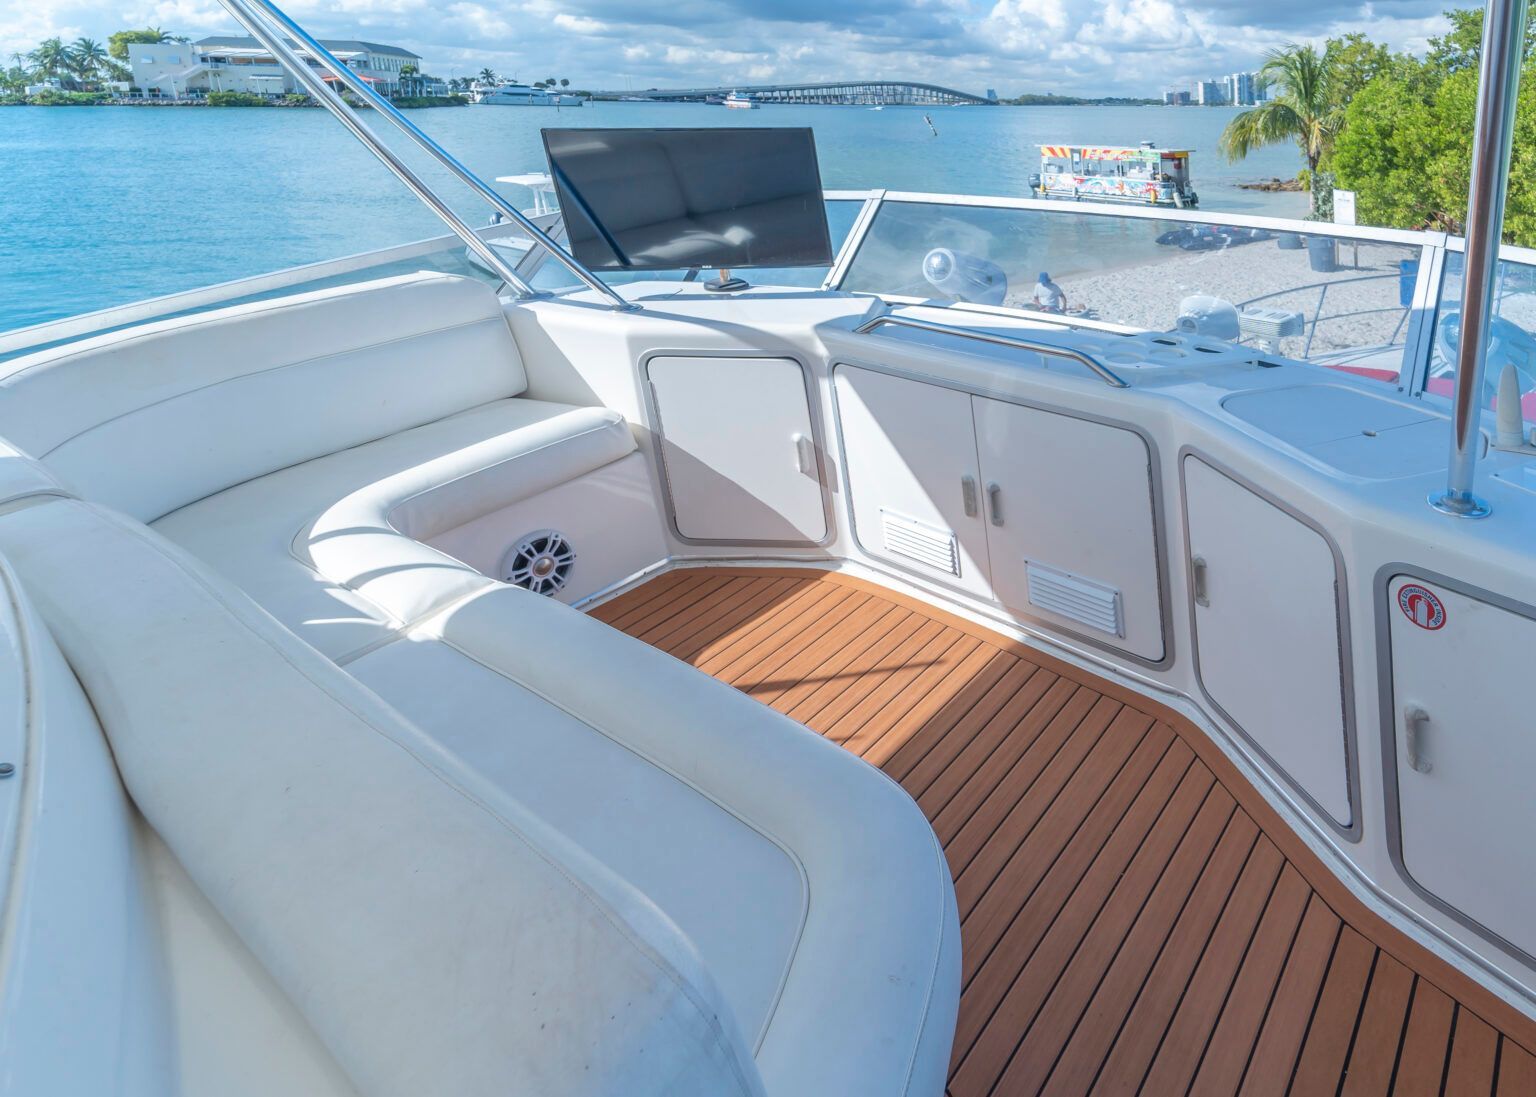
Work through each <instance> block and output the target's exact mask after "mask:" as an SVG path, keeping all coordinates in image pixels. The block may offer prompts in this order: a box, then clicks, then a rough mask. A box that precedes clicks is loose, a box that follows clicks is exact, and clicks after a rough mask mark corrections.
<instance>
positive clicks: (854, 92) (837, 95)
mask: <svg viewBox="0 0 1536 1097" xmlns="http://www.w3.org/2000/svg"><path fill="white" fill-rule="evenodd" d="M733 91H734V92H740V93H741V94H742V95H750V96H752V98H754V99H756V100H758V101H759V102H761V103H816V104H827V105H840V106H850V105H851V106H871V107H874V106H930V107H954V106H996V105H997V99H996V98H995V97H993V98H989V97H987V96H982V95H972V94H970V93H969V92H964V91H956V90H955V89H954V88H944V87H940V86H939V85H937V84H912V83H906V82H904V81H897V80H871V81H852V82H849V81H844V82H840V83H831V84H736V85H732V86H729V87H718V88H650V89H648V90H646V91H600V92H597V93H596V96H595V97H596V98H598V99H650V100H653V101H656V102H669V103H702V102H704V101H705V100H707V99H711V98H720V97H723V96H726V95H729V94H730V93H731V92H733Z"/></svg>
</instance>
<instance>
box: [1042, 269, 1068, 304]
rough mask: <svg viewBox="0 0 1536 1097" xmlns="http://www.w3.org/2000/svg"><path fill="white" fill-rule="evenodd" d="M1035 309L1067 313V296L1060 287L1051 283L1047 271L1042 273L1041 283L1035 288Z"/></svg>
mask: <svg viewBox="0 0 1536 1097" xmlns="http://www.w3.org/2000/svg"><path fill="white" fill-rule="evenodd" d="M1034 296H1035V307H1036V308H1038V309H1040V310H1041V311H1042V312H1066V311H1067V295H1066V294H1065V293H1063V292H1062V289H1061V287H1060V286H1058V285H1057V284H1056V283H1055V282H1052V281H1051V276H1050V274H1049V273H1047V272H1046V271H1041V272H1040V281H1039V283H1038V284H1037V285H1036V286H1035V295H1034Z"/></svg>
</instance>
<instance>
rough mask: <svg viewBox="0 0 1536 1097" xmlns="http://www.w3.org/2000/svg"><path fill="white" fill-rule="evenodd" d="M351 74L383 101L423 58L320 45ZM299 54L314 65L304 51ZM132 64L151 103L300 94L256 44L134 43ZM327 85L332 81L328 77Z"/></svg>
mask: <svg viewBox="0 0 1536 1097" xmlns="http://www.w3.org/2000/svg"><path fill="white" fill-rule="evenodd" d="M320 44H321V45H322V46H324V47H325V48H326V49H328V50H329V51H331V53H333V54H335V55H336V57H337V58H338V59H339V60H340V61H342V62H344V63H345V64H346V65H347V66H348V67H349V68H352V69H354V70H356V72H357V73H358V75H359V76H361V77H362V78H363V79H364V80H366V81H367V82H368V83H370V84H372V85H373V87H374V89H375V90H376V91H378V92H380V93H382V94H385V95H397V94H399V93H400V92H401V90H402V88H401V76H400V74H401V70H402V69H404V68H405V67H406V66H408V65H414V66H415V67H416V68H417V69H420V67H421V58H420V57H419V56H418V55H416V54H414V53H412V52H411V51H410V50H408V49H404V48H402V47H400V46H389V45H382V44H380V43H378V42H362V41H357V40H354V39H331V40H326V41H322V42H321V43H320ZM290 45H295V48H296V50H297V52H298V54H299V56H300V57H305V58H306V59H307V60H308V61H309V63H310V65H312V66H315V67H318V65H319V62H317V61H315V60H313V59H312V58H308V57H307V55H306V54H305V51H304V50H303V49H302V48H298V47H297V46H296V44H295V43H291V42H290ZM128 64H129V67H130V69H131V70H132V72H133V87H135V88H137V89H139V94H141V95H145V96H148V97H151V98H154V97H162V96H164V97H171V98H176V97H180V96H186V95H206V94H207V93H208V92H211V91H241V92H252V93H255V94H258V95H284V94H288V93H291V92H297V91H301V90H302V89H301V88H300V87H299V85H298V83H297V82H296V81H295V80H294V78H293V77H292V76H291V75H289V74H288V73H286V72H285V71H284V70H283V67H282V65H280V64H278V62H277V59H276V58H275V57H273V56H272V54H271V53H269V52H268V51H267V49H266V48H265V47H264V46H262V45H261V44H260V43H259V42H257V41H256V39H254V38H247V37H242V36H238V35H217V36H214V37H211V38H203V39H201V40H199V41H197V42H190V43H187V42H161V43H157V44H153V45H151V44H143V43H130V44H129V46H128ZM325 79H326V80H327V81H333V80H334V77H332V76H329V75H327V76H326V77H325Z"/></svg>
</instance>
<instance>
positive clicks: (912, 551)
mask: <svg viewBox="0 0 1536 1097" xmlns="http://www.w3.org/2000/svg"><path fill="white" fill-rule="evenodd" d="M880 523H881V527H882V529H883V531H884V534H885V548H886V551H887V552H894V553H895V554H896V555H897V556H905V557H906V558H907V559H908V560H916V561H917V562H918V563H919V564H926V565H927V566H928V567H931V568H937V569H938V570H940V571H943V572H947V573H948V574H950V575H959V574H960V545H959V542H957V541H956V540H955V535H954V533H953V532H951V531H950V530H947V529H938V528H937V527H935V526H930V525H928V524H927V523H925V522H919V521H918V520H917V519H916V518H908V517H907V516H906V515H904V514H897V513H896V512H895V511H890V510H885V509H883V508H882V509H881V511H880Z"/></svg>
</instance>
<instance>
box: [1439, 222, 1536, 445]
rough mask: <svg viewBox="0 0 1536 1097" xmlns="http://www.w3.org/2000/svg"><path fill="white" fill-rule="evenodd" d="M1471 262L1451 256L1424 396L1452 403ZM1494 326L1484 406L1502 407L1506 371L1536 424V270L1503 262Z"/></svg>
mask: <svg viewBox="0 0 1536 1097" xmlns="http://www.w3.org/2000/svg"><path fill="white" fill-rule="evenodd" d="M1465 268H1466V258H1465V256H1464V255H1462V253H1461V252H1459V251H1449V252H1446V255H1445V270H1444V273H1443V274H1442V276H1441V281H1440V304H1439V307H1438V309H1437V310H1436V313H1435V332H1434V338H1433V340H1432V342H1431V349H1430V356H1429V373H1428V376H1427V377H1426V378H1425V381H1424V391H1425V392H1426V393H1427V394H1428V395H1430V396H1440V397H1444V398H1446V399H1450V398H1451V397H1452V396H1453V395H1454V394H1455V389H1456V353H1457V350H1458V348H1459V347H1460V345H1461V283H1462V273H1463V271H1464V270H1465ZM1493 287H1494V298H1493V324H1492V325H1491V327H1490V329H1489V332H1488V336H1489V339H1488V365H1487V367H1486V369H1485V370H1484V371H1483V398H1482V406H1483V407H1485V408H1495V407H1497V406H1498V390H1499V378H1500V376H1501V375H1502V374H1503V373H1504V370H1505V368H1506V367H1509V368H1512V369H1513V370H1514V374H1515V378H1516V380H1517V381H1518V382H1519V385H1520V405H1521V408H1522V409H1523V411H1524V417H1525V420H1526V421H1527V422H1536V265H1532V264H1530V263H1517V262H1514V261H1511V260H1507V259H1506V260H1502V261H1501V262H1500V263H1499V266H1498V272H1497V274H1496V275H1495V277H1494V284H1493Z"/></svg>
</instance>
